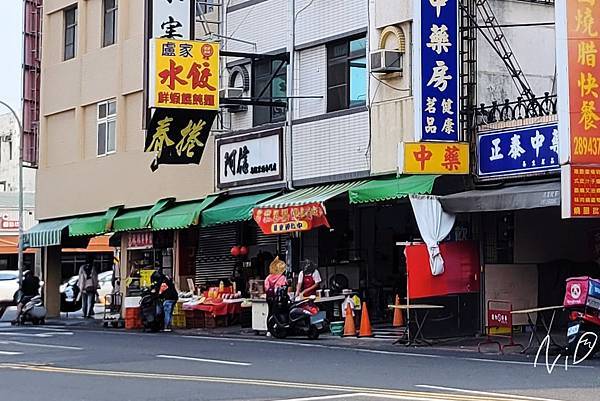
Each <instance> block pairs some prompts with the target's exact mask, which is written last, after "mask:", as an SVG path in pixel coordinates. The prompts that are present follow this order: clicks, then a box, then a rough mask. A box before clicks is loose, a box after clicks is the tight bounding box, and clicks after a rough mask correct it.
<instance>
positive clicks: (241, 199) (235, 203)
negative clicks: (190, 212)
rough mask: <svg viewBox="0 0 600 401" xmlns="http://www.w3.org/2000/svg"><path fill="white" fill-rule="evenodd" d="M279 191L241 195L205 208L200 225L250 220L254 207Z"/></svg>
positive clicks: (207, 225) (208, 225) (206, 225)
mask: <svg viewBox="0 0 600 401" xmlns="http://www.w3.org/2000/svg"><path fill="white" fill-rule="evenodd" d="M278 193H279V192H266V193H260V194H252V195H239V196H234V197H231V198H229V199H227V200H224V201H223V202H219V203H217V204H216V205H214V206H211V207H209V208H207V209H205V210H204V211H203V212H202V214H201V218H200V227H210V226H216V225H219V224H227V223H236V222H240V221H248V220H250V219H251V218H252V209H254V207H255V206H256V205H257V204H258V203H260V202H263V201H265V200H267V199H269V198H272V197H274V196H276V195H277V194H278Z"/></svg>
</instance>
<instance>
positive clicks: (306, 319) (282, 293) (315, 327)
mask: <svg viewBox="0 0 600 401" xmlns="http://www.w3.org/2000/svg"><path fill="white" fill-rule="evenodd" d="M314 299H315V297H314V296H311V297H309V298H307V299H304V300H301V301H297V302H292V301H291V300H290V297H289V295H288V290H287V286H283V287H279V288H277V290H276V291H275V292H274V293H273V294H271V296H268V297H267V303H268V305H269V317H268V318H267V329H268V330H269V333H271V334H272V335H273V337H276V338H285V337H287V336H288V335H305V336H308V338H310V339H311V340H316V339H317V338H319V334H321V333H322V332H324V331H325V330H326V329H327V327H328V323H327V319H326V318H325V312H320V311H319V308H317V306H316V305H315V304H314Z"/></svg>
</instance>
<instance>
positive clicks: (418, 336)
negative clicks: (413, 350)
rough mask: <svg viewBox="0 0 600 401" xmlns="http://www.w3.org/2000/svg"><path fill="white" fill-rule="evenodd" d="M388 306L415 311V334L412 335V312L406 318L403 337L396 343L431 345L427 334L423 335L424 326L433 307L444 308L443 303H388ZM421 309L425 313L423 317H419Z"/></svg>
mask: <svg viewBox="0 0 600 401" xmlns="http://www.w3.org/2000/svg"><path fill="white" fill-rule="evenodd" d="M388 308H390V309H401V310H407V311H409V312H410V311H414V323H415V325H416V326H417V332H416V333H415V335H414V336H411V328H410V326H411V323H412V317H411V313H408V314H407V319H406V329H405V330H404V334H402V337H400V338H399V339H397V340H396V341H394V344H398V343H404V345H406V346H407V347H408V346H410V345H412V344H416V345H423V344H426V345H431V342H430V341H428V340H427V339H426V338H425V336H423V327H424V326H425V323H427V317H428V316H429V312H430V311H431V310H432V309H444V307H443V306H442V305H427V304H418V305H417V304H414V305H388ZM419 311H424V313H423V314H422V315H421V318H419Z"/></svg>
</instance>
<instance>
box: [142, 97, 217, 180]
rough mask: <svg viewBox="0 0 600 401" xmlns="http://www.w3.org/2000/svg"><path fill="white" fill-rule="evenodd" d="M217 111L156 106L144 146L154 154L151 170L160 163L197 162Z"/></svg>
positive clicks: (200, 157) (202, 152)
mask: <svg viewBox="0 0 600 401" xmlns="http://www.w3.org/2000/svg"><path fill="white" fill-rule="evenodd" d="M216 115H217V112H216V111H213V110H185V109H179V110H178V109H156V111H155V112H154V115H153V116H152V119H151V120H150V125H149V126H148V132H147V133H146V143H145V147H144V149H145V151H146V152H153V153H154V154H155V159H154V161H153V162H152V165H151V166H150V168H151V169H152V171H155V170H156V169H157V168H158V166H159V165H161V164H191V163H194V164H199V163H200V160H201V159H202V155H203V154H204V148H205V147H206V141H207V139H208V134H209V132H210V128H211V127H212V124H213V122H214V120H215V117H216Z"/></svg>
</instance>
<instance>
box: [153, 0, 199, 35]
mask: <svg viewBox="0 0 600 401" xmlns="http://www.w3.org/2000/svg"><path fill="white" fill-rule="evenodd" d="M151 4H152V9H151V15H152V18H151V25H150V27H151V34H150V37H151V38H168V39H180V40H190V39H194V15H195V13H194V6H195V1H194V0H152V2H151Z"/></svg>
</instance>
